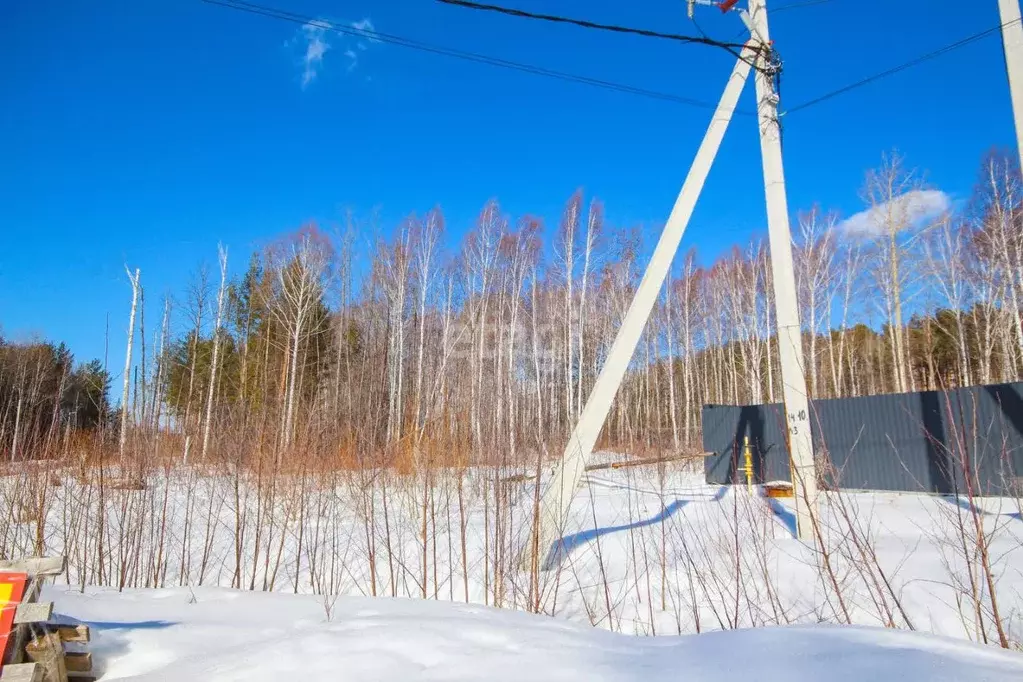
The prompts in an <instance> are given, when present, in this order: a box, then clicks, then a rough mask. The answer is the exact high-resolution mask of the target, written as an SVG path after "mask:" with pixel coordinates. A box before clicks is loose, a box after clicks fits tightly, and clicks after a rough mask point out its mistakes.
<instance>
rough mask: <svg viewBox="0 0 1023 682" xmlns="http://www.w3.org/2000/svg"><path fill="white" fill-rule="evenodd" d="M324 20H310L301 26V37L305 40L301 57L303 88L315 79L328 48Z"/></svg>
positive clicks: (326, 26) (326, 24)
mask: <svg viewBox="0 0 1023 682" xmlns="http://www.w3.org/2000/svg"><path fill="white" fill-rule="evenodd" d="M328 26H329V24H328V23H327V22H325V21H321V20H316V21H310V22H309V23H308V24H303V26H302V37H303V39H304V41H305V55H304V56H303V57H302V88H303V89H305V88H306V87H308V86H309V84H310V83H312V82H313V81H314V80H316V74H317V72H319V70H320V68H321V67H322V66H323V56H324V55H325V54H327V50H329V49H330V43H328V42H327V37H326V36H327V28H328Z"/></svg>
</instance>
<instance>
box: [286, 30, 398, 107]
mask: <svg viewBox="0 0 1023 682" xmlns="http://www.w3.org/2000/svg"><path fill="white" fill-rule="evenodd" d="M348 25H349V26H351V27H352V28H353V29H356V31H357V32H359V36H360V37H359V38H358V39H356V38H353V37H351V36H348V37H347V38H346V37H345V36H344V35H332V36H328V34H335V33H339V32H338V30H337V28H336V27H337V26H339V24H333V23H331V22H330V21H327V20H326V19H314V20H312V21H310V22H308V23H306V24H303V25H302V27H301V28H300V29H299V30H298V33H297V35H296V37H295V38H294V40H291V41H288V42H287V43H286V45H287V46H289V47H293V46H295V45H297V46H298V48H299V49H300V50H301V65H302V78H301V83H302V89H303V90H305V89H306V88H307V87H309V85H310V84H311V83H312V82H313V81H314V80H316V78H317V76H318V75H319V73H320V71H321V70H322V69H323V65H324V60H325V58H326V54H327V52H328V51H330V50H332V49H336V50H338V51H340V53H341V54H342V55H344V57H345V59H346V60H347V61H348V69H347V70H348V71H352V70H353V69H354V68H355V66H356V64H357V63H358V61H359V54H360V53H361V52H364V51H366V50H367V49H368V48H369V45H368V43H379V42H380V41H379V40H378V39H376V38H374V37H373V36H374V35H375V33H374V29H373V22H372V21H370V20H369V19H368V18H366V19H361V20H359V21H353V22H351V23H350V24H348ZM340 26H342V27H343V24H340ZM340 33H344V31H343V30H342V31H340ZM328 37H329V38H330V41H328ZM331 41H332V42H331Z"/></svg>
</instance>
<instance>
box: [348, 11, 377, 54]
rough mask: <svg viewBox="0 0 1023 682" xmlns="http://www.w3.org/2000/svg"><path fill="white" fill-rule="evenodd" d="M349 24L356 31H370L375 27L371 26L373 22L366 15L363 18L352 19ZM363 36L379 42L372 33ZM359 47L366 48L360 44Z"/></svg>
mask: <svg viewBox="0 0 1023 682" xmlns="http://www.w3.org/2000/svg"><path fill="white" fill-rule="evenodd" d="M351 25H352V28H354V29H355V30H356V31H369V32H370V33H372V32H375V31H376V29H375V28H373V22H372V21H370V19H369V17H366V18H365V19H359V20H358V21H353V22H352V24H351ZM365 37H366V39H367V40H369V42H371V43H379V42H380V41H379V40H377V39H376V38H374V37H373V36H372V35H367V36H365ZM360 49H363V50H365V49H366V48H365V47H362V46H360Z"/></svg>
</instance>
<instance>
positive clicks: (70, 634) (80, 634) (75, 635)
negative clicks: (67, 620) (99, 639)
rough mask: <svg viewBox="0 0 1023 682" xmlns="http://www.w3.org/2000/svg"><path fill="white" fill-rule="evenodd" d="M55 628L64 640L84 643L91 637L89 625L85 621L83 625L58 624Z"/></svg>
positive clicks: (61, 639)
mask: <svg viewBox="0 0 1023 682" xmlns="http://www.w3.org/2000/svg"><path fill="white" fill-rule="evenodd" d="M54 629H55V630H56V632H57V636H58V637H60V641H62V642H73V643H80V644H84V643H86V642H88V641H89V639H90V638H91V633H90V632H89V626H88V625H85V624H84V623H83V624H81V625H58V626H56V627H55V628H54Z"/></svg>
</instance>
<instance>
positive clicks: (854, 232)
mask: <svg viewBox="0 0 1023 682" xmlns="http://www.w3.org/2000/svg"><path fill="white" fill-rule="evenodd" d="M951 206H952V199H951V197H949V195H947V194H945V193H944V192H942V191H939V190H933V189H927V190H922V189H915V190H912V191H910V192H906V193H905V194H900V195H899V196H897V197H895V198H894V199H892V200H891V201H888V202H886V203H884V204H880V205H878V206H874V207H872V208H868V209H867V210H865V211H860V212H859V213H857V214H855V215H853V216H851V217H849V218H847V219H845V220H843V221H842V222H841V223H839V225H838V229H839V230H840V231H841V232H842V234H845V235H847V236H849V237H856V238H861V239H872V238H874V237H877V236H880V235H882V234H885V233H886V232H887V231H888V229H889V226H890V225H895V226H897V229H905V228H907V227H911V226H913V225H917V224H919V223H920V222H921V221H924V220H929V219H931V218H936V217H938V216H939V215H941V214H942V213H945V212H946V211H948V210H949V208H951Z"/></svg>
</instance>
